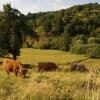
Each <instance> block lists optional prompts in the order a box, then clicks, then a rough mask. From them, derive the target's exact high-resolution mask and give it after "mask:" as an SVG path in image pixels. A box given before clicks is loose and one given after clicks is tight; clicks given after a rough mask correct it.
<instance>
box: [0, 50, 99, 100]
mask: <svg viewBox="0 0 100 100" xmlns="http://www.w3.org/2000/svg"><path fill="white" fill-rule="evenodd" d="M18 59H20V60H21V62H23V63H26V64H32V65H37V62H39V61H52V62H55V63H56V64H57V65H58V66H59V67H61V68H62V69H64V70H63V71H61V72H59V71H56V72H43V73H39V72H35V71H34V70H33V69H31V71H30V72H29V73H27V78H25V79H22V78H20V77H16V76H15V75H14V74H13V73H11V74H10V75H9V76H8V75H6V73H5V71H4V70H3V67H2V65H0V100H100V72H98V73H97V72H94V71H90V72H87V73H79V72H68V71H66V70H65V69H66V68H67V66H69V63H71V62H72V61H79V62H80V61H82V62H81V63H84V64H85V65H86V66H87V67H88V68H89V69H93V70H94V68H95V69H96V66H100V59H89V58H88V57H86V56H84V55H73V54H70V53H69V52H63V51H59V50H58V51H57V50H38V49H36V50H34V49H22V52H21V56H20V57H19V58H18ZM2 61H3V58H0V62H2Z"/></svg>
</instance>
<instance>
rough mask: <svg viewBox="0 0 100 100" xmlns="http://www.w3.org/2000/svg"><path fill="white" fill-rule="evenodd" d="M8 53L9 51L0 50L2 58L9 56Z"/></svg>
mask: <svg viewBox="0 0 100 100" xmlns="http://www.w3.org/2000/svg"><path fill="white" fill-rule="evenodd" d="M7 54H8V53H7V51H5V50H0V57H3V56H5V55H7Z"/></svg>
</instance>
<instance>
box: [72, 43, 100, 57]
mask: <svg viewBox="0 0 100 100" xmlns="http://www.w3.org/2000/svg"><path fill="white" fill-rule="evenodd" d="M70 52H72V53H74V54H87V55H88V56H89V57H91V58H100V44H88V45H87V44H84V45H75V46H73V47H71V49H70Z"/></svg>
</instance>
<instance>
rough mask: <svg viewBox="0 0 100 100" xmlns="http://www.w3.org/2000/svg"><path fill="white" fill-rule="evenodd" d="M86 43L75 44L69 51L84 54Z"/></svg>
mask: <svg viewBox="0 0 100 100" xmlns="http://www.w3.org/2000/svg"><path fill="white" fill-rule="evenodd" d="M86 49H87V46H86V45H75V46H73V47H71V49H70V51H71V52H72V53H74V54H86Z"/></svg>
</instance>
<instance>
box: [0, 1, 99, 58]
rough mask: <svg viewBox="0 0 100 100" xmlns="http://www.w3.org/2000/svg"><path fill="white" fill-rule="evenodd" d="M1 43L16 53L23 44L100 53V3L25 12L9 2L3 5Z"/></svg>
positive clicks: (4, 48)
mask: <svg viewBox="0 0 100 100" xmlns="http://www.w3.org/2000/svg"><path fill="white" fill-rule="evenodd" d="M8 36H9V37H8ZM5 38H6V39H5ZM0 43H1V47H0V48H1V49H3V50H6V51H7V52H8V53H11V54H13V55H15V56H16V55H19V53H20V48H21V47H32V48H39V49H56V50H64V51H71V52H72V53H76V54H88V52H89V51H91V52H90V53H92V54H89V56H91V55H92V56H93V57H94V56H95V57H100V4H98V3H94V4H93V3H90V4H84V5H76V6H73V7H70V8H68V9H62V10H60V11H51V12H40V13H34V14H32V13H28V14H27V15H26V16H25V15H24V14H22V13H21V12H20V11H18V10H17V9H15V8H12V7H11V6H10V5H9V4H8V5H4V8H3V11H1V12H0ZM15 48H16V49H15ZM93 48H94V49H95V48H96V50H94V49H93ZM91 49H92V50H91ZM92 51H93V52H92ZM94 52H96V53H95V54H94ZM98 55H99V56H98Z"/></svg>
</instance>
